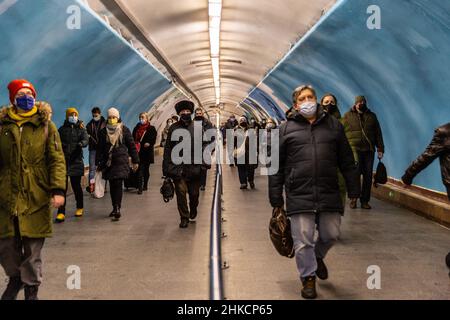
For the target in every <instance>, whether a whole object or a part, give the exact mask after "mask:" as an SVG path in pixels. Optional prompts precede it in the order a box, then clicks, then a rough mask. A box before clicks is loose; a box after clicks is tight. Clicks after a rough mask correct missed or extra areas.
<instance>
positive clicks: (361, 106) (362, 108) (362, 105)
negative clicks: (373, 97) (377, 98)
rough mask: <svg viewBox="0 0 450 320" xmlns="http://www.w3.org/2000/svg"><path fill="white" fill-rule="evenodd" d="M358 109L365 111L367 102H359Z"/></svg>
mask: <svg viewBox="0 0 450 320" xmlns="http://www.w3.org/2000/svg"><path fill="white" fill-rule="evenodd" d="M358 109H359V111H360V112H365V111H367V104H360V105H359V108H358Z"/></svg>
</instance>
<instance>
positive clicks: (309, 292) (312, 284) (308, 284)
mask: <svg viewBox="0 0 450 320" xmlns="http://www.w3.org/2000/svg"><path fill="white" fill-rule="evenodd" d="M302 283H303V289H302V297H303V298H304V299H315V298H317V292H316V277H314V276H311V277H306V278H303V279H302Z"/></svg>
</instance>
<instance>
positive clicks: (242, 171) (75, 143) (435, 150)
mask: <svg viewBox="0 0 450 320" xmlns="http://www.w3.org/2000/svg"><path fill="white" fill-rule="evenodd" d="M8 89H9V97H10V103H11V104H10V105H9V106H7V107H5V108H3V109H2V110H1V111H0V188H1V190H2V192H1V193H0V263H1V265H2V267H3V268H4V270H5V273H6V274H7V276H8V277H9V281H8V285H7V288H6V290H5V292H4V293H3V295H2V299H5V300H13V299H16V298H17V295H18V293H19V291H20V290H21V289H22V288H24V289H25V298H26V299H28V300H35V299H37V298H38V289H39V285H40V284H41V282H42V274H41V269H42V257H41V252H42V248H43V246H44V242H45V239H46V238H47V237H50V236H52V233H53V223H52V222H53V221H52V220H53V218H52V217H53V212H52V209H51V208H52V207H53V208H55V209H57V211H56V219H55V220H54V221H55V222H57V223H62V222H64V221H65V219H66V196H67V192H68V186H69V181H70V186H71V190H72V192H73V194H74V198H75V205H76V207H75V208H74V209H75V210H74V212H75V213H74V215H75V217H78V218H81V217H83V215H84V214H85V206H84V200H83V189H82V181H83V177H84V175H85V164H84V157H83V149H84V148H87V147H88V153H89V160H88V163H89V172H88V179H87V189H86V190H87V191H88V192H89V193H93V192H94V190H95V188H96V185H95V181H96V177H97V175H101V177H102V178H103V179H104V180H107V181H108V184H109V188H110V197H111V205H112V211H111V213H110V214H109V217H110V218H111V220H112V221H114V222H117V221H120V219H121V217H122V214H123V210H122V198H123V186H124V181H126V180H128V179H130V176H131V175H135V176H136V177H137V180H136V181H137V182H136V189H137V193H138V194H143V193H144V192H145V191H147V190H148V188H149V179H150V166H151V164H153V163H154V162H155V154H154V148H155V144H156V141H157V130H156V128H155V127H154V126H153V125H152V124H151V119H150V118H149V115H148V114H147V113H145V112H143V113H141V114H139V118H138V120H139V122H138V124H137V125H136V126H135V127H134V129H133V130H132V131H131V130H130V129H129V128H128V127H127V126H126V125H125V123H124V122H123V119H122V118H121V115H120V111H119V110H118V109H117V108H114V107H111V108H109V109H108V110H107V115H106V119H105V117H103V116H102V111H101V109H100V108H99V107H94V108H93V109H92V111H91V113H92V119H90V121H89V123H88V124H87V125H84V122H83V121H82V120H81V119H80V114H79V112H78V110H77V109H76V108H74V107H70V108H67V109H66V111H65V121H64V123H63V124H62V126H61V127H60V128H59V129H57V127H56V125H55V124H54V123H53V122H52V121H51V116H52V112H53V111H52V108H51V106H50V105H49V104H48V103H46V102H42V101H38V100H37V96H38V94H37V91H36V89H35V88H34V86H33V84H31V83H30V82H29V81H27V80H23V79H19V80H14V81H12V82H11V83H10V84H9V85H8ZM174 109H175V110H174V111H175V112H176V114H177V115H174V116H172V117H171V118H169V119H168V120H167V122H166V125H165V128H164V129H163V130H162V134H161V143H160V147H163V148H164V154H163V163H162V173H163V176H164V177H163V178H165V179H169V178H170V179H171V181H173V184H174V190H175V195H176V201H177V208H178V213H179V216H180V224H179V227H180V228H182V229H184V228H187V227H188V226H189V223H190V222H192V221H194V220H195V219H196V217H197V214H198V205H199V195H200V191H201V190H205V187H206V181H207V172H208V170H209V169H210V168H211V163H210V161H209V160H210V159H206V158H205V157H204V153H203V151H205V150H206V148H207V147H208V146H211V145H214V142H215V137H214V136H213V137H212V138H211V139H210V140H207V139H203V137H204V135H205V133H206V132H207V131H208V130H214V128H215V127H214V126H213V125H212V123H211V122H210V121H209V120H208V119H207V117H205V113H204V111H203V109H201V108H197V109H195V105H194V103H192V102H191V101H187V100H183V101H179V102H178V103H176V105H175V106H174ZM275 129H278V130H277V131H274V130H275ZM196 130H200V131H201V134H202V139H201V141H200V142H199V141H196V137H197V136H196ZM180 132H181V133H183V134H184V137H183V138H182V139H178V138H177V137H179V136H183V134H180ZM220 132H221V133H222V137H223V143H224V144H225V145H227V144H232V146H231V150H233V154H232V156H231V158H232V164H231V166H233V167H234V166H236V167H237V173H238V180H239V183H240V189H243V190H244V189H247V188H248V186H250V188H251V189H255V188H256V186H255V169H256V168H257V167H258V163H259V161H258V159H259V150H260V148H259V146H260V145H262V146H263V147H265V148H266V149H267V152H268V154H271V152H272V140H271V139H272V133H275V134H277V135H278V136H277V138H278V141H279V146H278V147H279V169H278V171H277V173H275V174H273V175H270V176H269V178H268V182H269V200H270V204H271V206H272V207H273V208H274V210H284V209H285V211H286V214H287V215H288V216H289V219H290V222H291V230H292V237H293V242H294V250H295V260H296V265H297V269H298V273H299V276H300V280H301V282H302V285H303V288H302V296H303V297H304V298H307V299H314V298H316V296H317V293H316V277H318V278H319V279H322V280H325V279H327V278H328V269H327V266H326V264H325V258H326V256H327V253H328V252H329V250H330V249H331V248H332V247H333V245H334V244H335V243H336V241H338V238H339V235H340V224H341V219H342V215H343V214H344V209H345V206H346V199H347V198H349V200H350V202H349V206H350V208H352V209H355V208H356V207H357V199H360V205H361V208H362V209H366V210H369V209H371V206H370V204H369V201H370V195H371V185H372V176H373V166H374V159H375V156H377V157H378V158H379V159H382V158H383V156H384V142H383V135H382V130H381V125H380V123H379V121H378V119H377V116H376V115H375V113H374V112H373V111H371V110H370V109H369V107H368V101H367V99H366V98H365V97H364V96H357V97H356V98H355V102H354V104H353V105H352V106H351V107H350V109H349V110H348V112H346V113H345V114H344V115H343V116H341V113H340V111H339V108H338V101H337V98H336V96H335V95H334V94H332V93H327V94H325V95H324V96H323V97H322V99H321V100H319V99H318V97H317V94H316V91H315V90H314V88H313V87H311V86H301V87H298V88H297V89H295V90H294V92H293V95H292V107H291V108H290V109H289V110H288V111H287V112H286V121H284V122H283V123H281V125H280V123H279V122H278V120H276V121H275V120H274V119H270V118H268V119H259V120H256V119H255V118H252V117H250V118H249V117H247V116H245V115H244V116H241V117H239V119H236V116H235V115H232V116H230V118H229V119H228V120H227V121H226V122H225V123H223V124H222V125H221V127H220ZM228 132H231V135H230V136H228V135H227V133H228ZM264 132H266V133H268V134H267V139H262V140H261V139H260V137H261V135H260V133H264ZM227 136H228V137H233V139H232V141H227ZM185 139H188V141H185ZM186 142H190V143H191V144H190V146H191V150H190V151H191V152H188V154H183V153H184V151H186V150H184V149H183V148H179V147H180V146H181V145H180V144H184V143H186ZM196 143H200V145H201V151H202V157H201V159H200V161H198V159H196V158H195V154H196V152H195V150H194V149H195V148H196ZM449 145H450V124H446V125H444V126H442V127H440V128H438V129H436V131H435V134H434V137H433V139H432V142H431V143H430V145H429V146H428V147H427V148H426V150H425V152H424V153H423V154H422V155H420V156H419V157H418V158H417V160H415V161H414V162H413V163H412V164H411V165H410V167H409V168H407V169H406V171H405V174H404V175H403V177H402V181H403V183H404V184H405V185H410V184H412V181H413V179H414V177H415V176H416V175H417V174H418V173H419V172H420V171H422V170H423V169H424V168H426V167H427V166H428V165H429V164H430V163H431V162H432V161H433V160H434V159H436V158H440V163H441V168H442V179H443V183H444V185H445V186H446V188H447V191H448V196H449V200H450V149H449ZM175 150H181V153H180V154H179V157H180V159H181V161H179V160H180V159H175V158H174V156H173V154H174V152H175ZM266 165H267V164H266ZM361 177H362V179H361ZM361 180H362V182H361ZM316 231H317V235H318V236H316Z"/></svg>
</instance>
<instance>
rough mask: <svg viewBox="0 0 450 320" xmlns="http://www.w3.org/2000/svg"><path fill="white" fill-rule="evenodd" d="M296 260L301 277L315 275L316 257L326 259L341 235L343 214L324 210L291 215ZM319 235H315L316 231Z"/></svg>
mask: <svg viewBox="0 0 450 320" xmlns="http://www.w3.org/2000/svg"><path fill="white" fill-rule="evenodd" d="M290 220H291V232H292V238H293V239H294V249H295V261H296V263H297V270H298V272H299V274H300V279H302V278H305V277H309V276H315V275H316V270H317V261H316V258H320V259H324V258H325V256H326V254H327V252H328V251H329V250H330V249H331V247H332V246H333V245H334V244H335V243H336V241H337V240H338V238H339V235H340V230H339V229H340V225H341V214H340V213H338V212H332V213H328V212H323V213H319V214H318V216H316V214H314V213H302V214H295V215H293V216H291V217H290ZM316 224H317V230H318V231H319V234H318V237H315V231H316Z"/></svg>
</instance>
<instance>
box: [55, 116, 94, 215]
mask: <svg viewBox="0 0 450 320" xmlns="http://www.w3.org/2000/svg"><path fill="white" fill-rule="evenodd" d="M58 131H59V136H60V137H61V144H62V149H63V151H64V157H65V158H66V166H67V180H66V190H65V193H64V197H66V196H67V185H68V182H69V177H70V184H71V186H72V190H73V193H74V195H75V200H76V203H77V210H76V212H75V217H82V216H83V214H84V203H83V190H82V188H81V177H82V176H84V160H83V148H85V147H87V145H88V143H89V137H88V134H87V132H86V129H85V127H84V125H83V122H82V121H80V120H79V119H78V111H77V109H75V108H68V109H67V110H66V120H65V121H64V124H63V125H62V126H61V127H60V128H59V130H58ZM65 218H66V204H65V202H64V204H63V205H62V206H61V207H59V209H58V214H57V216H56V219H55V222H56V223H61V222H64V221H65Z"/></svg>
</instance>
